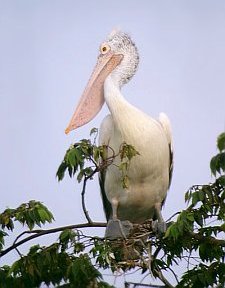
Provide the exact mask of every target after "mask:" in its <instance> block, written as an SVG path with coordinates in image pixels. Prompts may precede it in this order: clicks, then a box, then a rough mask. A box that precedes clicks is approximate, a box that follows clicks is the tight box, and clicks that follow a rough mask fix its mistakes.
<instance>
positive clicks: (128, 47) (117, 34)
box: [99, 30, 139, 87]
mask: <svg viewBox="0 0 225 288" xmlns="http://www.w3.org/2000/svg"><path fill="white" fill-rule="evenodd" d="M110 52H111V54H112V55H121V58H122V60H121V62H120V64H119V65H118V66H117V67H116V68H115V69H114V70H112V72H111V74H110V75H111V77H112V78H113V79H114V80H115V81H116V82H118V84H119V86H120V87H121V86H122V85H123V84H126V83H127V82H128V81H129V80H130V79H131V78H132V77H133V75H134V74H135V72H136V70H137V67H138V63H139V55H138V51H137V47H136V45H135V44H134V42H133V41H132V40H131V38H130V36H129V35H128V34H126V33H124V32H122V31H117V30H113V31H112V32H111V33H110V35H109V36H108V38H107V39H106V41H105V42H103V43H102V44H101V45H100V56H99V57H104V55H106V54H107V53H110Z"/></svg>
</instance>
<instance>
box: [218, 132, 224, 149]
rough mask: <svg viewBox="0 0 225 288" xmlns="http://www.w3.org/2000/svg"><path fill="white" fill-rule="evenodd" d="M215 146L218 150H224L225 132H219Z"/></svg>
mask: <svg viewBox="0 0 225 288" xmlns="http://www.w3.org/2000/svg"><path fill="white" fill-rule="evenodd" d="M217 147H218V149H219V151H220V152H222V151H223V150H225V133H221V134H220V135H219V136H218V138H217Z"/></svg>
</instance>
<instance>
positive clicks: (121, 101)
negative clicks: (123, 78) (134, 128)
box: [104, 75, 129, 118]
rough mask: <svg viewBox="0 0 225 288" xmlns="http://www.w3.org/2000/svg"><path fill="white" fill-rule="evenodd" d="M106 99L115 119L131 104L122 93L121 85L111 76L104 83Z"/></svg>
mask: <svg viewBox="0 0 225 288" xmlns="http://www.w3.org/2000/svg"><path fill="white" fill-rule="evenodd" d="M104 98H105V102H106V104H107V106H108V108H109V110H110V112H111V114H112V116H113V118H115V117H117V116H118V115H120V113H122V110H124V106H127V105H128V106H129V103H128V102H127V101H126V99H125V98H124V97H123V95H122V93H121V87H120V85H119V83H118V82H117V81H116V80H115V79H113V78H112V77H111V76H110V75H109V76H108V77H107V78H106V80H105V82H104Z"/></svg>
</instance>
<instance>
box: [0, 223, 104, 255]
mask: <svg viewBox="0 0 225 288" xmlns="http://www.w3.org/2000/svg"><path fill="white" fill-rule="evenodd" d="M88 227H106V223H103V222H91V223H83V224H75V225H68V226H62V227H57V228H52V229H38V230H31V231H24V232H23V233H21V234H20V235H19V236H18V237H17V238H16V240H15V241H14V243H13V244H12V245H11V246H9V247H8V248H6V249H5V250H2V251H1V252H0V257H2V256H4V255H6V254H7V253H9V252H10V251H12V250H13V249H16V248H17V247H18V246H20V245H22V244H24V243H26V242H28V241H30V240H32V239H35V238H38V237H41V236H44V235H47V234H53V233H57V232H61V231H64V230H66V229H81V228H88ZM31 233H32V234H34V235H31V236H28V237H26V238H24V239H22V240H20V241H19V242H16V241H17V240H18V239H19V238H20V237H21V236H22V235H24V234H31Z"/></svg>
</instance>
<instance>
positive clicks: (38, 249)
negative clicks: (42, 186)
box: [0, 129, 225, 288]
mask: <svg viewBox="0 0 225 288" xmlns="http://www.w3.org/2000/svg"><path fill="white" fill-rule="evenodd" d="M96 133H97V131H96V129H94V130H92V133H91V135H92V136H93V135H94V139H93V140H92V141H91V140H87V139H83V140H81V141H80V142H78V143H75V144H74V145H71V147H70V148H69V149H68V150H67V152H66V154H65V157H64V159H63V161H62V163H61V165H60V166H59V169H58V171H57V177H58V179H59V180H62V179H63V178H64V176H65V173H66V172H68V174H69V176H70V177H71V178H72V177H74V176H76V179H77V181H78V182H81V181H83V186H82V190H81V203H82V208H83V211H84V214H85V217H86V219H87V223H81V224H74V225H69V226H64V227H57V228H51V229H41V227H42V225H45V224H46V223H51V222H52V221H53V220H54V217H53V215H52V213H51V212H50V211H49V210H48V208H47V207H45V206H44V205H43V204H42V203H41V202H38V201H34V200H31V201H30V202H28V203H23V204H21V205H20V206H19V207H18V208H15V209H11V208H7V209H6V210H5V211H3V213H1V214H0V256H1V257H3V256H4V255H6V254H7V253H9V252H10V251H12V250H14V249H16V250H18V248H19V247H20V246H21V245H23V244H24V243H27V242H29V241H30V240H34V239H38V238H39V237H42V236H44V235H49V234H54V233H60V234H59V237H58V239H57V241H55V242H53V243H52V244H51V245H49V246H40V245H38V244H37V245H34V246H32V247H30V249H29V252H28V253H27V255H22V254H21V253H20V252H19V250H18V252H19V256H20V257H19V259H18V260H17V261H15V262H14V263H13V264H12V265H11V266H8V265H4V266H2V267H0V287H3V288H7V287H21V288H23V287H24V288H27V287H29V288H31V287H40V285H41V284H42V283H45V284H46V285H50V284H52V285H54V286H55V287H81V288H82V287H83V288H86V287H112V286H110V285H109V284H107V283H106V282H104V281H103V278H102V275H101V273H100V272H99V268H102V269H110V270H111V271H112V272H114V271H121V273H127V272H128V271H136V270H138V271H139V272H140V271H141V272H142V273H143V274H145V277H146V276H147V275H150V276H153V277H156V278H158V279H160V280H161V281H162V283H164V285H165V286H164V287H173V284H171V283H170V282H169V281H168V279H167V278H166V277H165V276H164V272H165V271H168V272H170V273H172V275H173V276H174V282H176V287H178V288H179V287H193V288H194V287H209V286H211V287H215V286H216V287H223V286H224V284H225V274H224V271H225V240H224V232H225V201H224V200H225V175H224V172H225V157H224V155H225V133H222V134H221V135H219V137H218V140H217V148H218V151H219V153H218V154H217V155H216V156H214V157H213V158H212V160H211V162H210V169H211V173H212V175H213V177H214V182H213V183H210V184H204V185H194V186H192V187H191V188H190V189H189V190H188V191H187V192H186V194H185V200H186V202H187V208H186V209H184V210H182V211H178V212H177V213H175V214H174V215H173V216H171V217H170V219H169V220H168V221H170V220H171V219H172V218H175V217H176V219H175V221H174V222H170V223H169V225H168V229H167V231H166V233H165V235H156V234H155V233H154V231H153V230H152V220H149V221H146V222H145V223H143V224H141V225H134V229H133V230H132V234H131V236H130V237H129V238H127V239H116V240H113V241H109V240H107V239H104V238H100V237H96V236H88V235H85V234H84V233H83V230H82V229H83V228H87V227H92V228H95V227H105V226H106V223H101V222H93V221H92V220H91V218H90V216H89V214H88V211H87V209H86V206H85V192H86V188H87V182H88V181H89V180H92V179H93V177H94V176H95V174H96V173H98V172H103V171H104V170H105V169H106V168H107V167H108V166H109V165H114V166H116V167H117V168H118V169H119V170H120V171H121V185H123V187H126V185H129V179H128V177H127V174H128V173H127V172H128V171H129V165H130V161H132V157H134V156H137V155H139V154H138V152H137V151H136V150H135V148H134V147H133V146H132V145H128V144H125V143H122V145H121V146H120V147H119V149H118V150H119V151H114V150H113V149H112V148H111V147H110V146H107V145H103V146H97V145H96V143H95V142H96V136H97V134H96ZM140 161H141V159H140ZM15 223H20V224H22V225H23V226H25V227H27V228H28V230H25V231H23V232H22V233H20V234H19V235H18V236H17V237H16V238H15V241H14V242H13V244H12V245H10V246H9V247H6V248H5V239H6V237H8V236H9V233H13V232H14V224H15ZM35 225H37V226H39V227H40V229H35ZM181 260H185V261H186V262H187V271H185V272H184V273H183V275H182V276H181V277H178V276H177V275H176V273H175V266H179V265H180V264H179V263H180V261H181ZM135 269H136V270H135ZM126 285H127V286H126V287H129V286H128V285H129V283H128V282H127V283H126ZM146 285H148V284H146Z"/></svg>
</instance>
